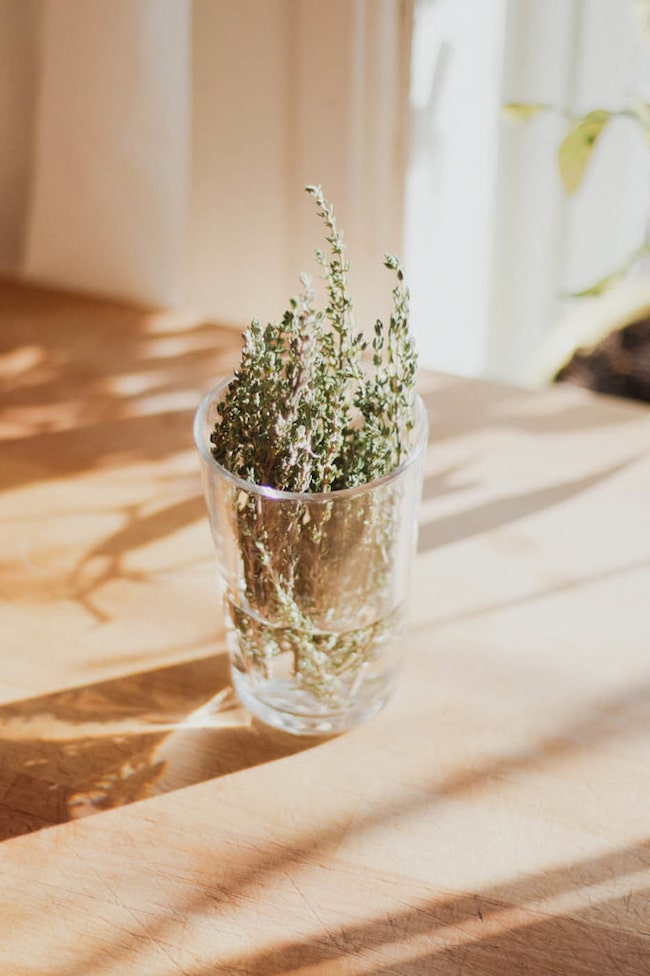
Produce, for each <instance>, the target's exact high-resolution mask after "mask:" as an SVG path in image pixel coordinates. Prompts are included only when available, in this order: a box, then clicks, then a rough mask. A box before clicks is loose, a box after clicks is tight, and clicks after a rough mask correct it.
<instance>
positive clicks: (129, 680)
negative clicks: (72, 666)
mask: <svg viewBox="0 0 650 976" xmlns="http://www.w3.org/2000/svg"><path fill="white" fill-rule="evenodd" d="M319 741H320V740H318V739H297V738H295V737H294V736H290V735H287V734H283V733H281V732H275V731H272V730H269V729H266V728H265V729H264V730H262V729H261V727H258V725H257V723H256V722H255V721H253V720H251V718H250V716H249V715H248V713H247V712H246V711H245V710H244V709H243V708H242V707H241V705H240V704H239V702H238V700H237V699H236V697H235V694H234V692H233V690H232V687H231V685H230V683H229V669H228V661H227V655H226V654H219V655H217V656H215V657H209V658H202V659H198V660H193V661H188V662H185V663H182V664H176V665H173V666H170V667H164V668H159V669H157V670H155V671H145V672H140V673H138V674H130V675H126V676H124V677H120V678H115V679H112V680H109V681H103V682H98V683H96V684H91V685H85V686H83V687H79V688H72V689H67V690H65V691H61V692H57V693H54V694H49V695H44V696H42V697H39V698H31V699H27V700H26V701H20V702H16V703H12V704H8V705H4V706H2V707H0V755H1V756H2V765H1V766H0V840H6V839H8V838H10V837H15V836H18V835H20V834H25V833H30V832H31V831H33V830H39V829H40V828H42V827H47V826H51V825H53V824H57V823H62V822H64V821H67V820H70V819H74V818H77V817H83V816H86V815H88V814H92V813H97V812H99V811H102V810H108V809H110V808H112V807H118V806H124V805H125V804H128V803H132V802H134V801H136V800H142V799H145V798H148V797H152V796H156V795H158V794H161V793H167V792H171V791H172V790H177V789H180V788H182V787H185V786H190V785H193V784H195V783H199V782H203V781H205V780H208V779H212V778H214V777H217V776H223V775H225V774H227V773H232V772H235V771H237V770H239V769H245V768H248V767H251V766H256V765H259V764H261V763H265V762H270V761H272V760H274V759H279V758H281V757H283V756H288V755H291V754H292V753H296V752H299V751H302V750H303V749H307V748H310V747H312V746H313V745H315V744H316V743H317V742H319Z"/></svg>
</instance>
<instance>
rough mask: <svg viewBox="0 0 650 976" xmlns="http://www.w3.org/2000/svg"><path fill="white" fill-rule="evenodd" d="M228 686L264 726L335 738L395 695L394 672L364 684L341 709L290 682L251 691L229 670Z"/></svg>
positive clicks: (242, 677) (238, 674) (282, 680)
mask: <svg viewBox="0 0 650 976" xmlns="http://www.w3.org/2000/svg"><path fill="white" fill-rule="evenodd" d="M231 673H232V682H233V685H234V688H235V691H236V692H237V695H238V697H239V700H240V701H241V703H242V705H244V707H245V708H247V709H248V711H249V712H250V713H251V714H252V715H254V716H255V718H258V719H259V720H260V721H261V722H264V724H265V725H270V726H272V727H273V728H276V729H281V730H282V731H283V732H289V733H291V735H315V736H316V735H337V734H338V733H340V732H346V731H347V730H348V729H351V728H354V726H355V725H360V724H361V723H362V722H366V721H367V720H368V719H369V718H372V716H373V715H376V714H377V712H379V711H381V709H382V708H383V707H384V706H385V705H386V703H387V702H388V701H389V700H390V698H391V697H392V695H393V692H394V691H395V686H396V684H397V677H398V674H397V669H393V670H392V671H391V672H389V673H386V672H384V673H383V674H381V675H378V676H376V677H374V678H371V679H370V680H368V681H367V682H364V684H363V685H362V687H361V688H360V689H359V690H358V691H357V693H356V694H355V695H354V697H353V698H351V699H350V701H349V702H346V703H345V704H344V705H341V706H338V707H331V706H328V705H326V704H323V703H322V702H319V701H318V700H317V699H315V698H314V696H313V695H311V694H310V693H309V692H307V691H304V690H303V689H301V688H300V687H299V686H298V685H296V682H295V681H294V680H293V679H291V678H276V679H269V680H268V681H265V682H261V683H258V686H257V688H256V689H255V690H254V689H253V688H252V687H251V684H250V681H249V678H248V676H247V675H245V674H242V672H241V671H239V670H238V669H237V668H235V667H233V668H231Z"/></svg>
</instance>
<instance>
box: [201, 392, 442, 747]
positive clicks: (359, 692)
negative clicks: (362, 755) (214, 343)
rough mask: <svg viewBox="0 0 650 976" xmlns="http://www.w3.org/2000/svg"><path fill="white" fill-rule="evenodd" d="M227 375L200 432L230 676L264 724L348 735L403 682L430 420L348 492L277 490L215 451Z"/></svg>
mask: <svg viewBox="0 0 650 976" xmlns="http://www.w3.org/2000/svg"><path fill="white" fill-rule="evenodd" d="M228 383H229V380H226V381H224V382H223V383H221V384H220V385H219V386H217V387H215V389H214V390H213V391H212V392H211V393H209V394H208V396H207V397H206V398H205V400H204V401H203V403H202V404H201V406H200V408H199V410H198V411H197V414H196V419H195V425H194V435H195V440H196V444H197V447H198V449H199V453H200V456H201V467H202V476H203V486H204V491H205V497H206V502H207V507H208V513H209V518H210V527H211V530H212V536H213V539H214V543H215V546H216V550H217V557H218V567H219V571H218V578H219V583H220V589H221V595H222V599H223V606H224V615H225V625H226V635H227V644H228V651H229V655H230V661H231V671H232V679H233V684H234V687H235V690H236V691H237V693H238V695H239V697H240V699H241V701H242V703H243V704H244V705H245V706H246V707H247V708H248V709H249V711H250V712H252V713H253V715H255V716H256V717H257V718H259V719H260V720H261V721H263V722H265V723H267V724H269V725H272V726H275V727H277V728H281V729H284V730H285V731H288V732H292V733H294V734H302V735H322V734H329V733H335V732H341V731H343V730H345V729H348V728H350V727H351V726H353V725H356V724H357V723H358V722H361V721H363V720H365V719H367V718H369V717H370V716H371V715H373V714H374V713H375V712H377V711H379V709H380V708H382V707H383V705H384V704H385V703H386V701H387V700H388V699H389V697H390V695H391V693H392V691H393V690H394V687H395V683H396V680H397V676H398V671H399V667H400V663H401V659H402V656H403V651H404V643H403V639H402V638H401V632H402V628H403V624H404V620H405V615H406V607H407V602H408V595H409V583H410V576H411V569H412V564H413V559H414V555H415V546H416V540H417V524H418V522H417V520H418V508H419V502H420V495H421V486H422V466H423V457H424V448H425V445H426V439H427V420H426V413H425V410H424V406H423V404H422V402H421V400H420V399H419V398H416V403H415V411H416V418H415V428H414V430H413V432H412V434H413V438H412V446H411V450H410V452H409V454H408V456H407V458H406V459H405V461H404V462H403V463H402V464H401V465H400V466H399V467H398V468H396V469H395V470H394V471H393V472H391V473H390V474H388V475H386V476H385V477H383V478H379V479H377V480H376V481H372V482H369V483H368V484H365V485H361V486H359V487H355V488H346V489H343V490H340V491H331V492H322V493H309V492H305V493H303V492H287V491H278V490H276V489H273V488H268V487H264V486H260V485H254V484H251V483H249V482H247V481H243V480H242V479H241V478H238V477H237V476H236V475H233V474H231V473H230V472H229V471H227V470H226V469H225V468H224V467H222V465H220V464H218V463H217V462H216V461H215V459H214V458H213V456H212V453H211V449H210V448H211V445H210V435H211V433H212V431H213V430H214V427H215V423H216V422H217V420H218V416H219V415H218V405H219V402H220V400H221V399H222V397H223V395H224V394H225V391H226V389H227V386H228Z"/></svg>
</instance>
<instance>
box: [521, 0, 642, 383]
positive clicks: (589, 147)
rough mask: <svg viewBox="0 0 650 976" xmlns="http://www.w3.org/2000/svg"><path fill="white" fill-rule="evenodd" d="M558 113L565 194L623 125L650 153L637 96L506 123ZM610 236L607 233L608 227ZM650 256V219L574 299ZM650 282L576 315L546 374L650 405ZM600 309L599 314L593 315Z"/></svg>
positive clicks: (549, 350)
mask: <svg viewBox="0 0 650 976" xmlns="http://www.w3.org/2000/svg"><path fill="white" fill-rule="evenodd" d="M633 10H634V13H635V16H636V23H637V25H638V29H639V32H640V34H641V37H642V39H643V41H644V43H645V44H646V46H650V0H633ZM549 112H550V113H554V114H555V115H557V116H559V117H561V118H563V119H565V120H566V122H567V125H568V131H567V132H566V134H565V135H564V137H563V138H562V139H561V141H560V143H559V146H558V148H557V165H558V170H559V174H560V177H561V181H562V185H563V187H564V190H565V191H566V192H567V193H568V194H575V193H576V192H577V191H578V190H579V188H580V187H581V186H582V184H583V181H584V179H585V177H586V174H587V171H588V169H589V165H590V163H591V160H592V158H593V155H594V152H595V151H596V148H597V146H599V145H600V143H601V140H602V139H603V137H605V138H606V136H605V133H606V132H607V131H608V130H609V129H611V128H612V127H613V126H614V125H617V124H620V123H626V124H630V123H631V124H632V125H633V126H635V128H636V129H637V132H638V134H639V136H640V138H641V140H642V142H643V143H644V144H645V147H646V151H648V152H649V153H650V102H648V101H646V100H644V98H643V97H641V96H640V95H632V96H630V97H629V99H628V100H627V103H626V104H623V105H620V106H619V107H616V108H591V109H590V110H589V111H587V112H583V113H577V114H576V113H574V112H571V111H570V110H569V109H567V108H565V107H563V106H557V105H552V104H546V103H544V102H508V103H506V104H505V105H504V107H503V114H504V116H505V118H506V119H508V120H510V121H512V122H515V123H528V122H531V121H532V120H534V119H536V118H538V117H540V116H542V115H544V114H545V113H549ZM604 230H605V232H606V229H604ZM648 255H650V214H649V215H648V216H647V218H646V221H645V226H644V234H643V238H642V240H641V241H640V242H638V243H637V244H635V246H634V247H633V249H632V250H631V251H630V252H629V253H628V254H627V255H626V256H625V257H624V259H623V260H622V261H620V262H619V263H618V264H617V265H616V267H614V268H612V269H611V270H610V271H608V272H607V273H606V274H605V275H603V276H600V277H599V278H598V279H597V280H596V281H594V282H592V283H591V284H588V285H587V286H586V287H584V288H581V289H579V290H577V291H572V292H570V293H569V294H568V297H569V298H599V297H601V296H604V295H605V294H606V293H608V292H610V290H613V289H615V288H616V287H617V286H620V285H622V284H624V283H625V282H626V281H628V279H629V276H630V275H631V274H632V273H633V272H634V271H635V270H637V269H639V268H641V269H643V265H644V259H645V258H647V257H648ZM647 292H648V293H647V294H646V287H645V283H642V287H641V289H640V290H639V289H635V290H634V291H633V292H632V301H631V302H630V301H629V297H630V296H629V295H628V296H626V298H627V301H623V303H622V304H621V303H619V302H617V303H615V304H613V305H612V304H611V303H610V304H609V305H606V306H604V307H602V308H601V309H600V313H599V314H596V315H594V314H590V315H589V316H588V317H587V316H582V317H581V316H578V317H577V318H571V317H569V319H568V321H567V322H566V323H562V324H561V325H560V327H559V328H558V329H556V330H554V331H552V332H551V333H550V335H549V337H548V339H547V341H546V343H545V344H544V347H543V351H542V371H541V372H542V377H543V378H547V377H549V378H553V379H554V380H556V381H564V380H566V381H569V382H574V383H577V384H578V385H581V386H586V387H590V388H592V389H595V390H598V391H599V392H603V393H609V394H613V395H618V396H625V397H630V398H632V399H638V400H642V401H646V402H650V289H648V290H647ZM592 311H593V310H592Z"/></svg>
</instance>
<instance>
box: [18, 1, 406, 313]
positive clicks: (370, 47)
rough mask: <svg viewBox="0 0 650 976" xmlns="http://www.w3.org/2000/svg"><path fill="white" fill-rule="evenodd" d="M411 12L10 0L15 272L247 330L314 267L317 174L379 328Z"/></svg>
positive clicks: (390, 7) (293, 4) (363, 5)
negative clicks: (178, 307) (180, 309)
mask: <svg viewBox="0 0 650 976" xmlns="http://www.w3.org/2000/svg"><path fill="white" fill-rule="evenodd" d="M412 9H413V0H329V2H328V3H327V5H324V4H323V3H322V2H321V0H237V2H236V3H233V2H232V0H0V141H1V142H3V143H4V145H5V146H7V147H9V149H10V152H9V154H8V155H5V156H4V157H3V156H2V154H0V269H2V270H3V272H4V273H6V272H9V273H11V274H17V275H19V276H21V277H23V278H27V279H28V280H30V281H32V282H34V283H39V284H41V283H43V284H47V285H53V286H54V287H59V288H63V289H67V290H73V291H83V292H90V293H95V294H98V295H102V296H106V297H109V298H116V299H119V300H122V301H127V302H131V303H136V304H144V305H170V304H177V303H185V304H188V303H189V304H192V305H193V306H195V307H198V308H199V309H201V310H202V311H204V312H206V313H208V314H211V315H214V316H216V317H218V318H219V320H220V321H222V322H226V323H232V324H234V325H237V326H242V325H245V324H246V323H247V322H248V321H250V319H251V318H252V317H253V316H255V315H259V316H260V317H266V316H268V317H274V316H276V315H278V314H280V313H281V311H282V309H283V308H284V307H286V305H285V303H286V301H287V299H288V297H289V296H290V295H291V294H293V293H294V292H295V290H296V287H297V275H298V273H299V272H300V271H302V270H307V271H310V270H311V271H315V272H316V273H317V270H318V269H317V267H316V265H315V262H314V261H313V250H314V248H315V247H316V246H317V245H318V244H320V243H321V242H322V227H321V226H320V224H319V222H318V220H317V218H316V216H315V213H314V208H313V204H312V203H311V201H310V200H309V198H308V197H307V196H306V194H304V192H303V187H304V185H305V184H307V183H315V182H318V183H322V185H323V187H324V189H325V191H326V193H327V195H328V196H329V198H330V199H331V200H333V201H334V203H335V206H336V210H337V215H338V217H339V222H340V224H341V226H342V227H343V228H344V229H345V230H346V232H347V239H348V244H349V248H350V259H351V263H352V266H353V273H354V280H353V284H354V288H355V294H356V296H357V307H358V310H359V312H360V319H361V320H362V321H364V320H367V321H369V322H370V323H372V322H373V321H374V318H375V317H376V315H378V314H384V309H383V308H381V307H379V306H378V305H377V296H378V295H383V296H384V298H385V299H386V304H388V302H389V299H390V289H391V287H392V282H391V280H390V277H389V276H388V275H387V272H386V271H385V270H384V269H383V267H382V260H383V252H384V251H397V252H399V251H400V249H401V223H402V212H403V206H402V191H403V182H404V166H405V157H404V152H403V149H404V147H405V146H406V139H405V137H404V136H405V131H406V128H407V125H408V66H409V43H410V33H411V21H412ZM7 160H9V162H8V161H7ZM3 222H4V226H5V227H6V228H8V230H7V231H6V233H4V236H3Z"/></svg>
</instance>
